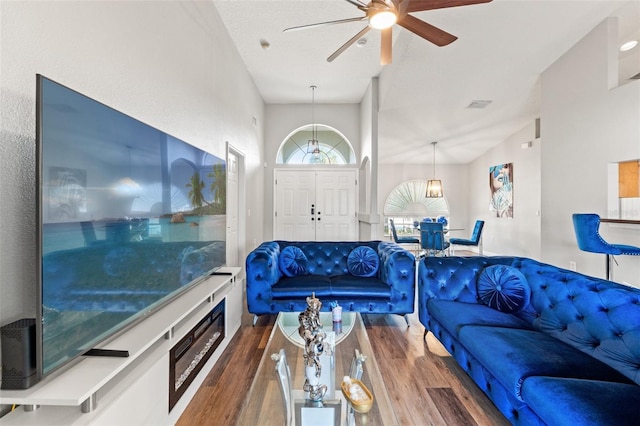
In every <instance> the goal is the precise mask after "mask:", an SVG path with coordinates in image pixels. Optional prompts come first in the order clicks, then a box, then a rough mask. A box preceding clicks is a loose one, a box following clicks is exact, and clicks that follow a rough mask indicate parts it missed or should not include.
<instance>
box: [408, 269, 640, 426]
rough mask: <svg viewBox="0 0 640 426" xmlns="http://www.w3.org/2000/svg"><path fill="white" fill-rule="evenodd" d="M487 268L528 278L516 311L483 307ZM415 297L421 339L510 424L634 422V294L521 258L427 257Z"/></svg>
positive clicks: (639, 306)
mask: <svg viewBox="0 0 640 426" xmlns="http://www.w3.org/2000/svg"><path fill="white" fill-rule="evenodd" d="M491 265H507V266H510V267H513V268H515V272H514V276H515V274H516V273H517V274H520V273H521V274H522V276H524V278H525V281H526V283H527V284H528V288H530V294H529V295H528V296H527V298H526V299H523V300H524V302H525V303H523V307H522V308H521V310H519V311H515V312H513V313H507V312H504V311H501V310H498V309H494V308H492V307H489V306H488V305H487V304H485V303H483V301H482V294H479V293H478V291H477V286H478V283H479V281H481V280H483V279H484V278H486V275H484V276H483V273H485V272H484V271H485V268H488V267H489V266H491ZM494 269H495V268H494ZM486 270H487V271H489V269H486ZM485 274H486V273H485ZM497 288H498V289H500V286H498V287H497ZM501 290H503V289H501ZM418 303H419V308H418V311H419V317H420V322H421V323H422V324H423V325H424V326H425V335H426V333H427V332H428V331H431V332H432V333H433V334H434V335H435V337H436V338H437V339H438V340H440V342H441V343H442V344H443V345H444V346H445V347H446V348H447V350H448V351H449V353H451V354H452V356H453V357H454V358H455V359H456V361H457V362H458V364H459V365H460V366H461V367H462V368H463V369H464V370H465V371H466V372H467V373H468V374H469V376H471V378H473V380H474V381H475V382H476V383H477V384H478V386H479V387H480V388H481V389H482V390H483V391H484V392H485V394H486V395H487V396H488V397H489V398H491V400H492V401H493V402H494V404H495V405H496V406H497V407H498V409H499V410H500V411H501V412H502V413H503V414H504V415H505V416H506V418H507V419H508V420H509V421H510V422H511V423H512V424H522V425H539V424H548V425H565V424H566V425H569V424H571V425H632V424H633V425H638V424H640V386H639V383H640V290H638V289H634V288H630V287H627V286H623V285H619V284H616V283H613V282H610V281H606V280H602V279H599V278H593V277H588V276H585V275H582V274H579V273H577V272H573V271H568V270H564V269H560V268H557V267H555V266H552V265H548V264H544V263H540V262H537V261H535V260H532V259H527V258H520V257H469V258H464V257H444V258H433V257H427V258H425V259H423V260H421V262H420V264H419V266H418Z"/></svg>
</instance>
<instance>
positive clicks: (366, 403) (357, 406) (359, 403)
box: [341, 379, 373, 413]
mask: <svg viewBox="0 0 640 426" xmlns="http://www.w3.org/2000/svg"><path fill="white" fill-rule="evenodd" d="M353 385H356V386H360V388H361V389H362V391H363V392H364V394H365V396H366V397H365V398H364V399H357V400H355V399H351V393H350V392H349V386H353ZM341 388H342V393H343V395H344V397H345V398H346V399H347V401H349V402H350V403H351V406H352V407H353V409H354V410H355V411H356V412H358V413H368V412H369V410H371V407H373V395H372V394H371V391H370V390H369V389H367V387H366V386H365V385H364V383H362V382H361V381H360V380H357V379H351V384H350V385H349V384H347V383H345V382H344V381H343V382H342V385H341Z"/></svg>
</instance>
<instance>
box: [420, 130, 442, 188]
mask: <svg viewBox="0 0 640 426" xmlns="http://www.w3.org/2000/svg"><path fill="white" fill-rule="evenodd" d="M437 143H438V142H431V145H433V179H431V180H428V181H427V193H426V194H425V197H427V198H442V197H443V196H444V194H443V191H442V181H441V180H440V179H436V144H437Z"/></svg>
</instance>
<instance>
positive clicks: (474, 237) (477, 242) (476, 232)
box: [449, 220, 484, 256]
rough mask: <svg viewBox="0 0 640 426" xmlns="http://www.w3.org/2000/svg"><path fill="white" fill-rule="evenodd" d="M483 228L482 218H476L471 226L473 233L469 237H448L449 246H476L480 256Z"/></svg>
mask: <svg viewBox="0 0 640 426" xmlns="http://www.w3.org/2000/svg"><path fill="white" fill-rule="evenodd" d="M483 229H484V220H476V224H475V226H474V227H473V233H472V234H471V238H469V239H465V238H449V242H450V243H451V248H452V250H453V246H454V245H460V246H477V247H478V254H479V255H480V256H482V230H483Z"/></svg>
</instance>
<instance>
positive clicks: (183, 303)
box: [0, 267, 242, 422]
mask: <svg viewBox="0 0 640 426" xmlns="http://www.w3.org/2000/svg"><path fill="white" fill-rule="evenodd" d="M240 271H241V269H240V268H231V267H226V268H222V269H221V270H220V272H223V273H224V274H219V275H217V274H216V275H211V276H209V277H208V278H207V279H205V280H204V281H203V282H201V283H199V284H197V285H196V286H194V287H193V288H191V289H189V290H187V291H186V292H185V293H184V294H181V295H180V296H178V297H177V298H176V299H175V300H173V301H171V302H170V303H168V304H167V305H165V306H163V307H162V308H160V309H158V310H157V311H155V312H152V313H151V314H149V315H148V316H147V317H146V318H144V319H142V320H141V321H139V322H137V323H136V324H135V325H134V326H133V327H131V328H130V329H129V330H126V331H125V332H123V333H122V334H120V335H119V336H117V337H116V338H114V339H113V340H111V341H109V342H108V343H106V344H104V345H102V346H101V349H116V350H127V351H129V356H128V357H81V359H79V360H78V361H77V362H76V363H75V364H74V365H72V366H70V367H68V368H65V369H64V370H62V371H60V372H56V373H53V374H52V375H50V376H48V377H45V378H44V379H43V380H42V381H40V382H39V383H38V384H36V385H34V386H33V387H31V388H29V389H26V390H2V391H0V404H17V405H23V406H25V411H28V410H30V409H33V408H35V407H36V406H43V407H42V408H40V409H38V410H37V411H41V410H44V409H45V408H46V407H44V406H57V407H61V406H62V407H64V406H67V407H69V406H70V407H78V408H79V410H78V408H77V409H76V410H78V411H82V412H83V413H88V412H91V411H93V410H94V408H95V407H96V406H100V399H101V395H102V394H108V393H109V392H111V391H112V390H114V389H115V391H116V393H117V392H122V391H123V390H124V389H126V388H127V387H128V386H129V385H128V384H127V382H130V381H131V380H135V379H132V378H131V377H128V376H135V375H136V374H140V373H141V372H143V371H144V369H145V368H147V367H148V366H150V365H153V364H155V363H157V362H159V361H161V360H162V358H163V357H166V356H167V354H168V352H169V350H170V349H171V347H172V346H173V345H174V344H175V342H176V341H178V340H179V339H180V338H181V337H182V336H183V335H184V334H185V333H187V332H188V331H189V330H190V329H191V328H192V327H193V326H194V325H195V324H197V323H198V321H199V320H200V319H201V318H202V316H203V315H206V313H207V312H208V311H210V310H211V309H212V308H213V307H214V306H215V305H216V304H217V303H219V302H220V301H221V300H222V299H223V298H225V297H227V298H228V299H229V298H231V299H232V302H233V303H232V304H231V306H229V307H228V311H227V315H229V313H230V312H232V311H238V310H239V312H241V310H242V307H241V300H242V289H241V287H242V286H240V285H237V282H236V281H237V279H238V275H239V273H240ZM238 292H239V295H238V294H234V293H238ZM227 304H228V305H229V300H228V301H227ZM239 320H240V315H239V314H238V315H237V320H236V319H235V318H233V319H231V320H230V321H227V322H226V327H227V333H226V334H227V337H226V338H225V340H226V341H227V342H226V343H228V340H230V338H231V337H232V336H233V334H234V333H235V332H236V331H237V329H238V328H239V325H240V321H239ZM224 346H226V344H225V345H224ZM218 350H219V351H221V348H218ZM216 358H217V357H216ZM201 374H202V372H201ZM167 386H168V385H167ZM120 388H124V389H120ZM162 406H163V408H164V406H165V404H164V403H163V404H162ZM164 409H165V410H166V408H164ZM12 414H14V413H12ZM25 414H26V415H27V416H29V415H32V414H35V413H25ZM165 415H166V413H165ZM7 417H11V415H9V416H7ZM5 420H7V418H3V422H4V421H5Z"/></svg>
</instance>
